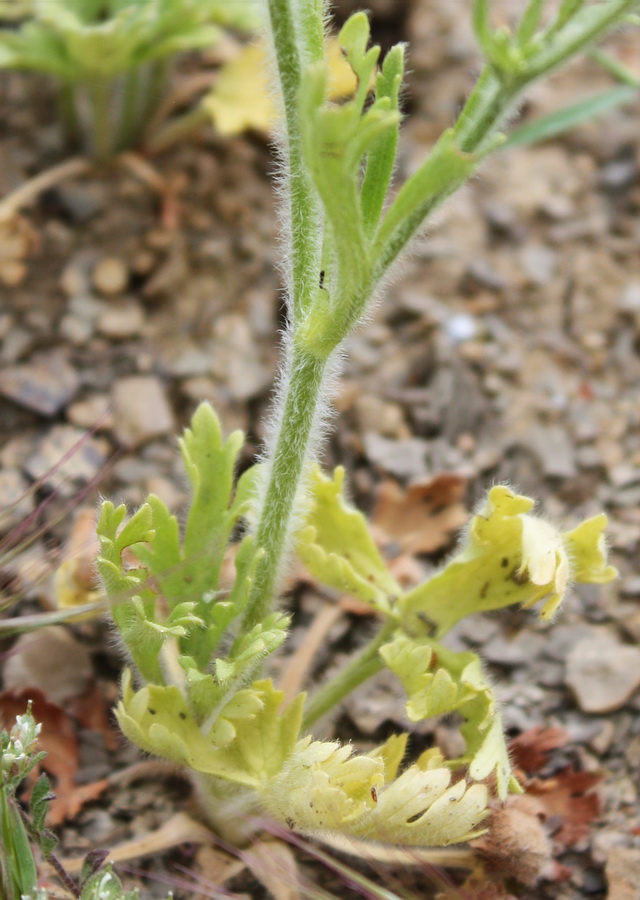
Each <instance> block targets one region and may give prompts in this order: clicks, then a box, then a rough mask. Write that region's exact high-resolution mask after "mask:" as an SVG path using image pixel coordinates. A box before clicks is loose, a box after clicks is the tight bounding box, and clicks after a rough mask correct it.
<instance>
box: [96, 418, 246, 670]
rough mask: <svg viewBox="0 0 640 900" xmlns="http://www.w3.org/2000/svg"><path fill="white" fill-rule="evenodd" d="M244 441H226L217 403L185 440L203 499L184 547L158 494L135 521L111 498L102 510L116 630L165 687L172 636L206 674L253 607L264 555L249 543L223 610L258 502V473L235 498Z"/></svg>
mask: <svg viewBox="0 0 640 900" xmlns="http://www.w3.org/2000/svg"><path fill="white" fill-rule="evenodd" d="M243 441H244V437H243V435H242V433H241V432H239V431H236V432H234V433H233V434H231V435H230V436H229V437H228V438H227V440H226V441H223V439H222V431H221V428H220V423H219V421H218V418H217V416H216V414H215V412H214V411H213V409H212V407H211V406H210V405H209V404H207V403H202V404H200V406H199V407H198V408H197V410H196V412H195V413H194V415H193V418H192V420H191V427H190V428H187V429H186V430H185V432H184V436H183V438H182V439H181V441H180V447H181V450H182V456H183V459H184V464H185V468H186V470H187V475H188V477H189V481H190V482H191V488H192V495H193V496H192V501H191V505H190V508H189V514H188V519H187V524H186V528H185V533H184V541H183V542H182V545H181V540H180V529H179V526H178V522H177V519H176V517H175V516H173V515H171V514H170V512H169V510H168V509H167V507H166V505H165V504H164V503H163V502H162V500H160V498H158V497H156V496H154V495H153V494H152V495H150V496H149V497H148V499H147V502H146V503H145V504H144V505H143V506H141V507H140V509H139V510H138V511H137V512H136V513H135V515H134V516H132V518H131V519H129V521H128V522H126V523H125V524H123V523H124V520H125V517H126V510H125V508H124V507H123V506H121V507H118V509H115V508H114V507H113V505H112V504H111V503H109V502H108V501H106V502H105V503H103V505H102V508H101V512H100V519H99V522H98V536H99V539H100V546H101V552H100V556H99V558H98V570H99V572H100V575H101V577H102V580H103V582H104V586H105V590H106V592H107V594H108V596H109V597H111V598H113V600H114V603H113V617H114V620H115V622H116V625H117V626H118V628H119V630H120V633H121V635H122V637H123V639H124V641H125V643H126V644H127V648H128V649H129V651H130V653H131V656H132V658H133V661H134V662H135V664H136V666H137V668H138V669H139V670H140V673H141V674H142V675H143V676H144V677H145V679H146V680H147V681H149V682H152V683H155V684H162V683H163V682H164V677H163V672H162V669H161V667H160V664H159V657H160V651H161V649H162V645H163V644H164V642H165V640H166V639H167V638H169V637H173V638H177V639H178V643H179V647H180V653H181V654H182V655H183V656H185V657H189V658H190V659H192V660H193V661H194V664H195V667H196V668H199V669H201V670H202V669H204V668H205V667H206V666H207V665H208V664H209V660H210V658H211V655H212V653H213V651H214V649H215V647H216V646H217V644H218V642H219V641H220V639H221V637H222V635H223V634H224V632H225V630H226V628H227V627H228V626H229V625H230V623H231V621H232V620H233V619H234V618H235V616H237V615H238V614H239V613H240V612H241V610H242V604H243V603H244V602H246V592H247V588H248V581H250V579H251V578H252V577H253V570H254V566H255V562H256V558H257V554H256V551H255V549H254V547H253V544H251V543H250V542H243V547H242V550H241V551H239V553H238V561H237V567H236V568H237V577H238V579H239V581H238V584H237V585H236V586H234V589H233V591H232V599H231V600H230V601H229V602H226V603H225V601H222V605H221V606H220V607H218V602H217V601H218V584H219V579H220V570H221V566H222V561H223V557H224V554H225V551H226V549H227V545H228V541H229V539H230V536H231V532H232V531H233V528H234V527H235V526H236V524H237V522H238V520H239V518H240V517H241V516H243V515H246V513H247V512H248V510H249V508H250V506H251V505H252V503H253V491H254V486H255V485H254V483H255V478H256V476H255V475H254V474H253V473H245V475H244V476H243V477H242V479H240V484H239V486H238V491H237V493H236V497H235V498H234V499H233V500H232V492H233V482H234V468H235V464H236V459H237V456H238V453H239V452H240V449H241V447H242V444H243ZM128 548H130V549H131V551H132V552H133V554H134V555H135V557H136V559H137V560H138V561H139V562H140V563H141V566H140V568H137V569H135V568H127V565H126V561H125V560H124V559H123V552H124V551H125V550H127V549H128ZM160 597H161V598H162V602H159V598H160Z"/></svg>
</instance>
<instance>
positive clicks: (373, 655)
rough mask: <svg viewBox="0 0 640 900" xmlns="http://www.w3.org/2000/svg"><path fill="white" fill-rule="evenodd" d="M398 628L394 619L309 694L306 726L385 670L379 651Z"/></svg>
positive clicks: (303, 723)
mask: <svg viewBox="0 0 640 900" xmlns="http://www.w3.org/2000/svg"><path fill="white" fill-rule="evenodd" d="M396 627H397V626H396V623H395V622H394V621H388V622H386V623H385V624H384V625H383V626H382V628H381V629H380V631H378V633H377V634H376V635H375V637H374V638H373V640H371V641H370V642H369V643H368V644H367V645H366V647H365V648H364V649H363V650H361V652H360V653H359V654H358V656H356V658H355V659H354V660H352V661H351V662H350V663H348V664H347V665H346V666H345V667H344V669H342V670H341V671H340V672H338V674H337V675H335V676H334V677H333V678H331V679H330V680H329V681H327V683H326V684H324V685H323V686H322V687H321V688H320V689H319V690H318V691H316V693H315V694H313V695H312V696H311V697H309V699H308V700H307V702H306V704H305V708H304V709H305V715H304V719H303V721H302V727H303V729H306V728H310V727H311V726H312V725H313V724H314V723H315V722H317V721H318V719H321V718H322V716H324V715H326V714H327V713H328V712H330V711H331V710H332V709H333V708H334V707H335V706H336V705H337V704H338V703H340V701H341V700H344V698H345V697H347V696H348V695H349V694H350V693H351V692H352V691H354V690H355V689H356V688H357V687H359V686H360V685H361V684H363V683H364V682H365V681H367V680H368V679H369V678H371V677H372V676H373V675H377V673H378V672H380V671H382V669H384V660H383V659H382V657H381V656H380V653H379V652H378V651H379V650H380V647H382V645H383V644H385V643H386V642H387V641H388V640H389V638H390V637H391V635H392V634H393V632H394V631H395V629H396Z"/></svg>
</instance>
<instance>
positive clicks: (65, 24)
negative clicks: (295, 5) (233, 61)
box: [0, 0, 256, 159]
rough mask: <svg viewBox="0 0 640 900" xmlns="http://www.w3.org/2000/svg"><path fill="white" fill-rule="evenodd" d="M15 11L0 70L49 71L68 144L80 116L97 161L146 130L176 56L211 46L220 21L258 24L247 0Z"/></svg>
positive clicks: (65, 2)
mask: <svg viewBox="0 0 640 900" xmlns="http://www.w3.org/2000/svg"><path fill="white" fill-rule="evenodd" d="M21 11H22V14H23V15H24V16H26V18H25V20H24V21H23V22H22V24H20V25H19V27H13V28H4V29H2V30H0V68H14V69H26V70H30V71H33V72H38V73H41V74H43V75H48V76H51V77H52V78H53V79H54V81H55V83H56V86H57V92H58V105H59V118H60V122H61V124H62V126H63V128H64V129H65V133H66V136H67V140H68V142H69V144H70V145H77V144H78V143H79V142H80V141H81V135H82V119H83V118H85V119H87V120H88V122H89V123H90V124H89V126H88V128H87V129H86V133H88V134H89V135H90V145H91V146H90V149H91V151H92V153H93V154H94V155H95V156H96V157H98V158H99V159H106V158H107V157H109V156H110V155H111V154H113V153H114V152H117V151H119V150H122V149H126V148H129V147H131V146H132V145H133V144H135V142H136V141H138V140H139V139H140V137H141V136H142V135H143V134H144V131H145V128H146V127H147V125H148V124H149V122H150V120H151V119H152V118H153V115H154V113H155V112H156V111H157V109H158V106H159V104H160V103H161V101H163V99H164V95H165V92H166V87H167V79H168V75H169V72H170V69H171V65H172V62H173V60H174V58H175V56H176V54H178V53H179V52H182V51H186V50H195V49H197V48H201V47H208V46H212V45H213V44H215V43H216V42H217V41H218V40H219V39H220V37H221V35H222V31H221V27H222V26H224V27H238V28H243V29H247V28H251V27H254V26H255V24H256V17H255V7H254V6H253V5H252V3H251V2H250V0H247V2H241V3H225V2H223V0H202V2H199V0H145V2H143V3H139V2H137V0H31V2H30V3H29V4H27V5H23V6H22V7H21ZM10 12H11V10H10V9H9V10H7V9H5V8H4V7H0V15H4V16H5V17H6V16H7V14H8V13H10Z"/></svg>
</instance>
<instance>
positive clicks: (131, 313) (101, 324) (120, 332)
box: [98, 298, 144, 340]
mask: <svg viewBox="0 0 640 900" xmlns="http://www.w3.org/2000/svg"><path fill="white" fill-rule="evenodd" d="M143 325H144V310H143V309H142V307H141V306H140V304H139V303H138V302H137V301H136V300H134V299H129V298H127V299H123V300H117V301H113V302H112V303H110V304H109V306H108V308H107V309H106V311H105V312H104V313H103V314H102V315H101V316H100V318H99V319H98V331H99V332H100V334H102V335H104V336H105V337H108V338H114V339H116V340H122V339H124V338H129V337H135V336H136V335H138V334H140V333H141V331H142V327H143Z"/></svg>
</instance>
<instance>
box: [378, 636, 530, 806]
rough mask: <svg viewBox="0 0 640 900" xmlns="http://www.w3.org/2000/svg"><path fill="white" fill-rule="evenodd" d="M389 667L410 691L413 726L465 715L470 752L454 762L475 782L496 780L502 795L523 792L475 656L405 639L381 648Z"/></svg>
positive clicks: (409, 698) (462, 729) (431, 643)
mask: <svg viewBox="0 0 640 900" xmlns="http://www.w3.org/2000/svg"><path fill="white" fill-rule="evenodd" d="M380 655H381V656H382V658H383V659H384V661H385V664H386V665H387V667H388V668H389V669H391V671H392V672H393V673H394V674H395V675H397V677H398V678H399V679H400V681H401V682H402V685H403V687H404V688H405V690H406V692H407V698H408V699H407V707H406V710H407V715H408V717H409V719H411V721H412V722H419V721H420V720H422V719H426V718H431V717H432V716H440V715H445V714H448V713H452V712H458V713H460V714H461V715H462V716H463V717H464V719H465V720H466V721H465V724H463V725H462V727H461V729H460V730H461V733H462V736H463V737H464V739H465V743H466V745H467V746H466V752H465V754H464V755H463V756H461V757H460V758H459V759H456V760H453V761H452V762H451V763H450V765H452V766H454V767H458V766H465V767H467V769H468V775H469V777H470V778H472V779H473V780H474V781H485V780H486V779H488V778H490V777H493V778H495V784H496V790H497V793H498V796H499V797H500V798H501V799H504V798H505V797H506V795H507V791H508V790H512V791H518V792H519V790H520V788H519V785H518V783H517V781H516V780H515V778H514V777H513V776H512V774H511V765H510V763H509V756H508V752H507V746H506V742H505V739H504V735H503V731H502V724H501V720H500V713H499V710H498V705H497V701H496V699H495V696H494V693H493V691H492V689H491V686H490V684H489V682H488V681H487V679H486V678H485V676H484V673H483V671H482V665H481V663H480V659H479V657H478V656H477V655H476V654H475V653H471V652H464V653H456V652H454V651H452V650H449V649H447V648H445V647H443V646H442V645H440V644H437V643H435V642H434V641H429V640H428V639H425V638H410V637H408V636H407V635H404V634H400V635H399V636H398V637H396V638H395V639H394V640H393V641H392V642H391V643H389V644H385V645H384V646H383V647H382V648H381V649H380Z"/></svg>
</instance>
